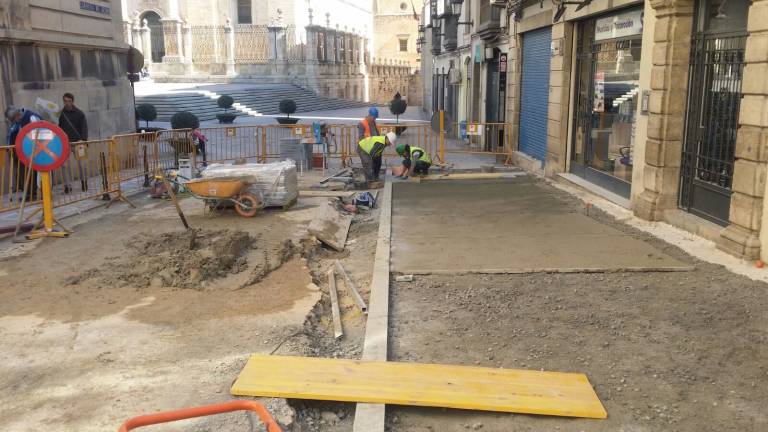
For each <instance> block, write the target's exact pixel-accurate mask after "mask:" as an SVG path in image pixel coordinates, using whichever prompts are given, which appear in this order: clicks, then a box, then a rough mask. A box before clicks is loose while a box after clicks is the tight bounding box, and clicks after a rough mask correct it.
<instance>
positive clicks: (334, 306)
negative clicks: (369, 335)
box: [328, 267, 344, 339]
mask: <svg viewBox="0 0 768 432" xmlns="http://www.w3.org/2000/svg"><path fill="white" fill-rule="evenodd" d="M328 286H329V287H330V290H329V291H330V296H331V311H332V312H333V335H334V337H335V338H336V339H339V338H341V337H342V336H344V330H342V328H341V313H339V297H338V294H337V293H336V274H335V273H334V271H333V267H331V269H330V270H328Z"/></svg>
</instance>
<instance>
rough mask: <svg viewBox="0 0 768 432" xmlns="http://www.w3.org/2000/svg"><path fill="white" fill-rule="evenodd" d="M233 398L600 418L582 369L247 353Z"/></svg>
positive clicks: (598, 404)
mask: <svg viewBox="0 0 768 432" xmlns="http://www.w3.org/2000/svg"><path fill="white" fill-rule="evenodd" d="M231 392H232V394H233V395H235V396H260V397H281V398H295V399H313V400H332V401H342V402H365V403H378V404H395V405H414V406H430V407H445V408H458V409H471V410H482V411H499V412H515V413H525V414H542V415H553V416H566V417H586V418H606V417H607V413H606V412H605V408H603V405H602V403H601V402H600V400H599V399H598V397H597V394H595V391H594V389H592V385H591V384H590V383H589V380H588V379H587V377H586V375H584V374H579V373H560V372H539V371H530V370H518V369H497V368H484V367H475V366H449V365H437V364H417V363H402V362H386V361H363V360H344V359H324V358H308V357H289V356H268V355H252V356H251V358H250V359H249V360H248V363H247V364H246V365H245V368H244V369H243V371H242V372H241V373H240V376H239V377H238V378H237V381H235V383H234V384H233V385H232V389H231Z"/></svg>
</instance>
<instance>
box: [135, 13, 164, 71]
mask: <svg viewBox="0 0 768 432" xmlns="http://www.w3.org/2000/svg"><path fill="white" fill-rule="evenodd" d="M141 19H142V20H147V27H149V32H150V43H151V45H152V63H162V62H163V57H164V56H165V35H164V34H163V22H162V21H161V20H160V15H158V14H157V12H154V11H148V12H144V13H143V14H142V15H141Z"/></svg>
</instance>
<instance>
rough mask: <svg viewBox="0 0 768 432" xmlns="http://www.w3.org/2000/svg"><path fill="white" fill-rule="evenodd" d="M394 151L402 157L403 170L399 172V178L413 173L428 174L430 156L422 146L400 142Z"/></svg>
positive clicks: (430, 161) (430, 162)
mask: <svg viewBox="0 0 768 432" xmlns="http://www.w3.org/2000/svg"><path fill="white" fill-rule="evenodd" d="M395 152H396V153H397V154H398V155H400V156H402V157H403V172H402V174H400V176H399V177H400V178H408V176H410V175H413V174H418V175H427V174H429V167H431V166H432V158H431V157H430V156H429V153H427V152H426V151H425V150H424V149H423V148H421V147H416V146H412V145H408V144H400V145H398V146H397V147H395Z"/></svg>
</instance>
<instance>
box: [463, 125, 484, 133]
mask: <svg viewBox="0 0 768 432" xmlns="http://www.w3.org/2000/svg"><path fill="white" fill-rule="evenodd" d="M482 134H483V127H482V126H481V125H479V124H475V123H468V124H467V135H482Z"/></svg>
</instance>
